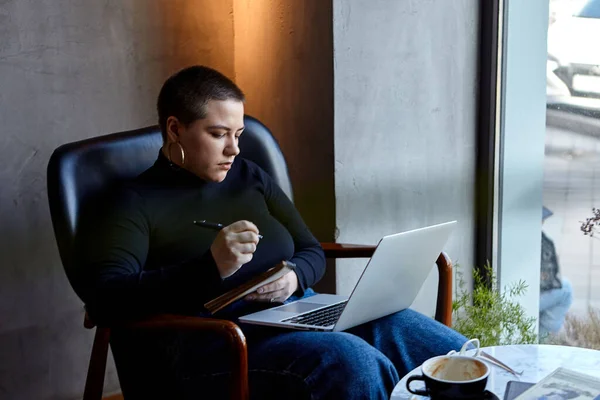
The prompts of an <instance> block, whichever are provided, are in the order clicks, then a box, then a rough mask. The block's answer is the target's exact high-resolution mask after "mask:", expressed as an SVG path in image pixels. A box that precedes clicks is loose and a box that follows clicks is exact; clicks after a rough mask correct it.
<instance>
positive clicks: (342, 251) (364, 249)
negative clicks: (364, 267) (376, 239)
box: [321, 242, 377, 258]
mask: <svg viewBox="0 0 600 400" xmlns="http://www.w3.org/2000/svg"><path fill="white" fill-rule="evenodd" d="M321 247H323V251H324V252H325V257H326V258H369V257H371V256H372V255H373V252H374V251H375V247H377V246H370V245H362V244H345V243H331V242H325V243H321Z"/></svg>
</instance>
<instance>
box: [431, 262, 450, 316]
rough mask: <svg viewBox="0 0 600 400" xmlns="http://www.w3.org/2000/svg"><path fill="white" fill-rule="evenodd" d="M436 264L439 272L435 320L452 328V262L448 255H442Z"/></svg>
mask: <svg viewBox="0 0 600 400" xmlns="http://www.w3.org/2000/svg"><path fill="white" fill-rule="evenodd" d="M436 264H437V266H438V270H439V281H438V297H437V306H436V309H435V319H436V320H437V321H439V322H441V323H442V324H444V325H446V326H448V327H451V326H452V261H451V260H450V257H448V255H447V254H446V253H443V252H442V253H440V256H439V257H438V259H437V261H436Z"/></svg>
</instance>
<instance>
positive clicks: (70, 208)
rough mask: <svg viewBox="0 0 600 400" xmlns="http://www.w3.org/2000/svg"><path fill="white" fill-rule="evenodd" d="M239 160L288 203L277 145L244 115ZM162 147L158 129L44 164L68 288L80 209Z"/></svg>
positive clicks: (107, 140)
mask: <svg viewBox="0 0 600 400" xmlns="http://www.w3.org/2000/svg"><path fill="white" fill-rule="evenodd" d="M244 126H245V130H244V134H243V135H242V136H241V137H240V143H239V145H240V156H241V157H244V158H246V159H249V160H251V161H253V162H255V163H256V164H258V165H259V166H260V167H261V168H263V169H264V170H265V171H266V172H267V173H268V174H269V175H270V176H271V177H272V178H273V179H274V180H275V182H277V184H278V185H279V186H280V187H281V188H282V190H283V191H284V192H285V193H286V194H287V195H288V197H289V198H290V199H292V200H293V194H292V186H291V183H290V178H289V175H288V169H287V165H286V162H285V158H284V157H283V153H282V152H281V149H280V147H279V144H278V143H277V141H276V140H275V138H274V137H273V135H272V134H271V132H270V131H269V129H268V128H267V127H266V126H265V125H263V124H262V123H261V122H260V121H258V120H257V119H255V118H252V117H250V116H247V115H246V116H244ZM161 146H162V137H161V133H160V129H159V127H157V126H152V127H147V128H142V129H137V130H133V131H127V132H121V133H114V134H110V135H105V136H99V137H95V138H91V139H86V140H81V141H78V142H73V143H68V144H65V145H62V146H60V147H59V148H57V149H56V150H55V151H54V153H52V156H51V157H50V161H49V163H48V171H47V173H48V175H47V180H48V182H47V184H48V202H49V205H50V214H51V217H52V225H53V226H54V235H55V237H56V242H57V245H58V250H59V253H60V257H61V260H62V264H63V266H64V268H65V272H66V274H67V277H68V278H69V280H70V281H71V283H73V279H72V277H73V274H72V272H73V268H74V267H75V266H74V265H73V254H74V243H75V239H76V237H77V229H78V224H79V222H80V218H81V212H82V209H84V208H85V207H86V206H87V205H89V204H90V203H91V202H92V201H93V200H94V199H96V198H98V197H102V196H103V195H104V194H106V193H107V192H108V191H110V189H111V188H113V187H114V186H115V185H118V184H119V183H122V182H123V181H125V180H129V179H132V178H135V177H136V176H137V175H139V174H140V173H142V172H143V171H144V170H146V169H147V168H149V167H150V166H152V164H153V163H154V161H155V160H156V158H157V156H158V151H159V149H160V147H161Z"/></svg>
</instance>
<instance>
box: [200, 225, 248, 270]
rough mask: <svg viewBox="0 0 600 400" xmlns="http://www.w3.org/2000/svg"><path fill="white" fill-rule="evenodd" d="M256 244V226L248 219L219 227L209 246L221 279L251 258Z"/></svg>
mask: <svg viewBox="0 0 600 400" xmlns="http://www.w3.org/2000/svg"><path fill="white" fill-rule="evenodd" d="M257 244H258V228H257V227H256V225H254V224H253V223H252V222H250V221H237V222H234V223H233V224H231V225H228V226H226V227H225V228H223V229H221V230H220V231H219V233H218V234H217V237H216V238H215V240H214V242H213V243H212V245H211V246H210V251H211V253H212V256H213V259H214V260H215V263H216V264H217V268H218V270H219V274H220V275H221V278H222V279H225V278H227V277H229V276H231V275H233V274H234V273H235V272H236V271H237V270H238V269H240V268H241V267H242V265H244V264H246V263H247V262H249V261H250V260H252V256H253V254H254V252H255V251H256V245H257Z"/></svg>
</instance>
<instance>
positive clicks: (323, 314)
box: [281, 300, 348, 326]
mask: <svg viewBox="0 0 600 400" xmlns="http://www.w3.org/2000/svg"><path fill="white" fill-rule="evenodd" d="M347 302H348V300H346V301H344V302H342V303H339V304H333V305H331V306H327V307H325V308H320V309H318V310H314V311H310V312H307V313H306V314H302V315H298V316H296V317H292V318H288V319H284V320H283V321H281V322H291V323H294V324H301V325H314V326H329V325H333V324H335V323H336V322H337V320H338V319H339V318H340V314H342V311H343V310H344V307H346V303H347Z"/></svg>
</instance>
